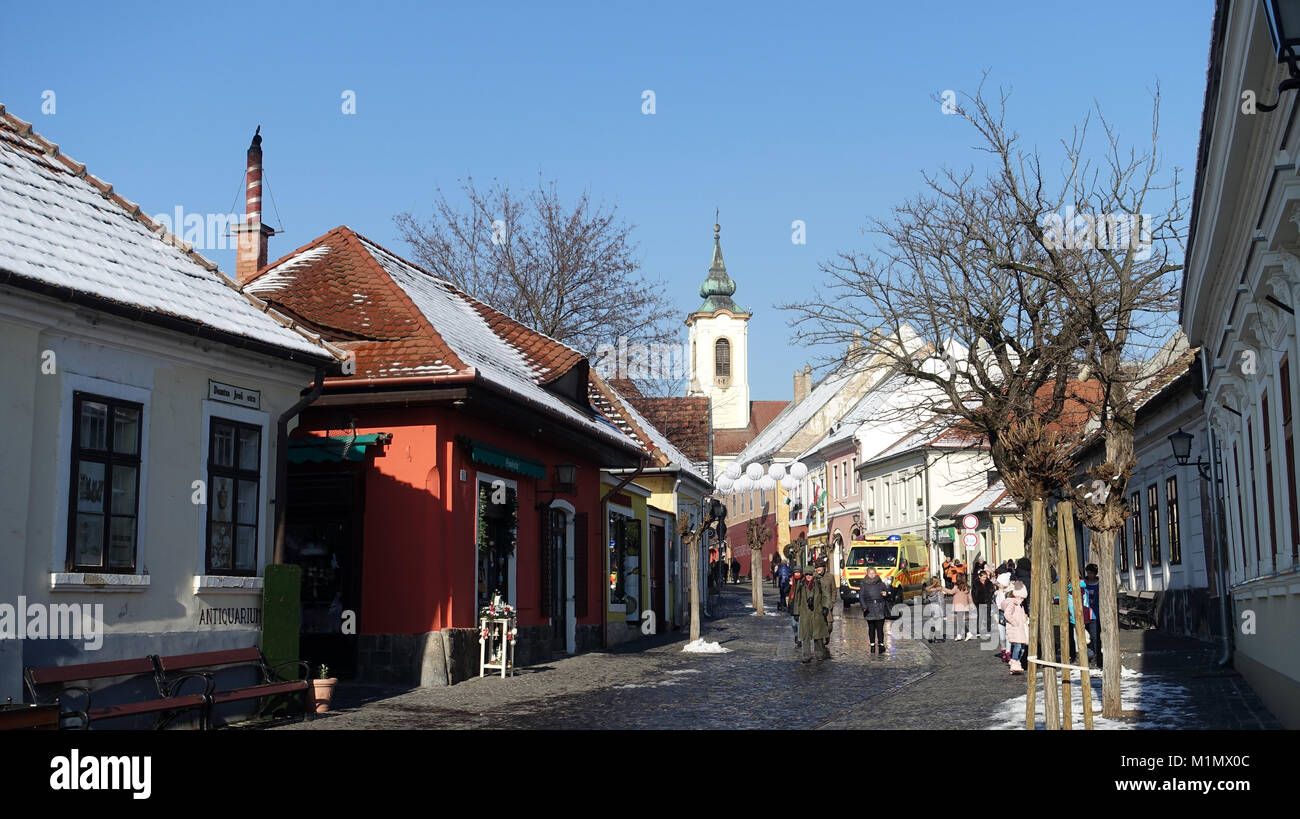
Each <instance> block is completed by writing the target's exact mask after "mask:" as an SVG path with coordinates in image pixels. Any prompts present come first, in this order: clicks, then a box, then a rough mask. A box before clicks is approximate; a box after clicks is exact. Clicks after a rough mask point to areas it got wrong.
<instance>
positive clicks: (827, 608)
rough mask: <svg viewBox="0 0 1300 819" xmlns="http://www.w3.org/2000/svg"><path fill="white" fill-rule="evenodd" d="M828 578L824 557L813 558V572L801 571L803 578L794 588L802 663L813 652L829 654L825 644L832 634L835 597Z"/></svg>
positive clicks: (824, 655)
mask: <svg viewBox="0 0 1300 819" xmlns="http://www.w3.org/2000/svg"><path fill="white" fill-rule="evenodd" d="M829 581H830V578H829V577H828V576H827V574H826V558H818V559H817V560H815V561H813V572H812V574H806V575H804V577H803V582H802V583H800V584H799V585H798V586H797V587H796V588H795V595H794V606H795V608H796V609H798V610H799V642H800V645H801V646H802V648H803V656H802V659H803V661H804V662H805V663H810V662H812V658H813V654H814V653H816V654H817V656H818V657H820V658H821V659H823V660H829V659H830V657H831V652H830V649H829V648H827V647H826V644H827V643H828V642H829V641H830V636H831V609H832V608H833V607H834V605H835V597H834V592H833V589H832V587H831V585H830V582H829Z"/></svg>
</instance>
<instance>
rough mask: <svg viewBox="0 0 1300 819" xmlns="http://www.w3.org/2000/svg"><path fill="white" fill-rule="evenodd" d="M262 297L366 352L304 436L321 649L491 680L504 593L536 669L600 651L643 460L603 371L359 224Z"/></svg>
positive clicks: (294, 503)
mask: <svg viewBox="0 0 1300 819" xmlns="http://www.w3.org/2000/svg"><path fill="white" fill-rule="evenodd" d="M245 290H246V292H249V293H251V294H255V295H257V296H258V297H259V298H262V299H264V300H266V301H267V302H269V303H270V304H271V305H272V306H273V307H274V308H275V309H276V310H279V311H282V312H284V313H285V314H287V315H289V316H290V317H292V318H293V319H295V320H296V321H298V322H300V323H301V324H303V325H304V326H306V327H308V328H310V329H311V330H313V331H315V332H319V333H320V334H321V335H323V336H324V337H325V338H327V339H329V340H330V341H332V342H334V343H335V344H337V345H338V346H339V347H342V348H344V349H345V350H348V351H350V352H352V353H354V354H355V357H356V361H355V372H353V373H351V374H349V375H346V376H343V377H340V378H333V379H326V380H325V383H324V385H323V389H322V391H321V395H320V396H319V397H318V398H316V399H315V401H314V402H313V403H312V404H311V405H310V406H309V407H308V408H307V409H305V410H304V411H303V413H302V415H301V421H300V423H299V426H298V427H297V429H296V430H295V431H294V433H293V438H292V440H293V449H292V450H291V453H290V461H291V468H290V477H289V507H288V510H287V514H286V517H287V523H286V533H285V555H284V559H285V560H286V562H290V563H298V564H299V565H301V566H302V567H303V624H302V632H303V633H302V653H303V654H304V655H306V656H309V657H310V656H311V655H312V653H313V652H315V653H317V654H320V655H328V656H327V658H326V659H327V660H333V662H332V663H331V664H332V665H335V667H336V668H338V669H339V670H340V671H342V672H343V673H345V674H346V673H347V672H348V671H349V670H350V669H349V666H351V665H355V670H356V672H357V674H358V675H359V676H362V677H366V678H372V679H381V680H390V681H394V682H406V683H420V684H423V685H437V684H446V683H450V682H456V681H458V680H460V679H463V678H464V677H465V676H468V675H471V674H477V673H478V666H477V664H478V657H479V644H478V634H477V625H478V610H479V608H480V606H481V605H484V604H486V602H488V601H489V600H490V599H491V598H492V595H493V594H494V592H498V591H499V592H500V593H501V595H502V596H503V598H504V599H505V600H506V601H507V602H509V603H511V604H513V605H515V606H516V607H517V609H518V613H519V617H518V626H519V635H518V638H519V641H518V648H517V654H516V663H517V664H520V665H523V664H528V663H530V662H539V661H545V660H547V659H549V658H550V657H551V654H552V652H574V651H581V650H585V649H590V648H598V647H600V646H601V644H602V641H601V625H602V617H603V611H604V596H603V595H604V589H605V585H606V584H605V582H604V578H603V577H602V556H603V552H602V550H601V543H600V539H601V536H602V535H601V533H602V521H603V514H604V513H603V509H604V499H603V498H602V497H601V488H600V470H601V468H602V467H606V468H630V467H636V466H637V465H639V464H640V463H641V456H642V453H641V451H640V448H639V447H638V445H637V444H636V443H635V442H633V441H632V440H630V439H629V438H627V437H626V436H625V435H623V434H622V433H621V432H619V431H618V430H616V429H615V428H614V427H613V426H612V425H610V424H609V423H608V422H607V421H605V420H604V419H603V418H602V417H600V415H599V414H598V413H597V412H596V411H595V410H594V409H593V408H592V407H591V405H590V403H589V401H588V393H587V390H588V366H587V361H586V359H585V358H584V357H583V356H582V355H581V354H580V353H578V352H577V351H576V350H573V349H571V348H569V347H567V346H565V345H563V344H560V343H559V342H557V341H555V340H554V339H551V338H548V337H546V336H543V335H541V334H539V333H536V332H534V331H532V330H530V329H528V328H526V327H524V326H523V325H521V324H519V323H517V322H515V321H513V320H511V319H510V318H508V317H507V316H505V315H504V314H502V313H500V312H498V311H496V310H494V309H492V308H491V307H489V306H487V305H486V304H483V303H481V302H479V301H477V300H475V299H473V298H471V297H469V296H468V295H466V294H465V293H463V292H461V291H459V290H457V289H456V288H455V287H454V286H452V285H451V284H450V283H448V282H446V281H443V280H441V279H439V278H437V277H435V276H433V275H432V274H430V273H428V272H426V271H424V270H422V269H420V268H418V267H416V266H415V265H413V264H411V263H410V262H407V261H405V260H404V259H401V258H400V257H398V256H396V255H395V254H393V253H391V252H389V251H387V250H385V249H384V248H382V247H380V246H379V245H377V244H375V243H374V242H372V241H370V240H369V239H366V238H365V237H363V236H360V235H358V234H356V233H354V232H353V231H352V230H350V229H348V228H346V227H340V228H337V229H335V230H333V231H330V232H329V233H327V234H325V235H324V236H321V237H320V238H318V239H316V240H315V241H313V242H311V243H309V244H307V245H305V246H303V247H301V248H299V249H298V250H296V251H294V252H293V253H291V254H289V255H288V256H286V257H284V258H282V259H280V260H279V261H277V262H275V263H273V264H271V265H270V266H268V267H266V268H265V269H264V270H262V271H261V272H260V273H259V274H257V275H256V276H255V277H253V278H251V280H250V281H249V282H248V283H247V284H246V285H245ZM349 613H350V614H351V616H352V618H353V621H354V623H355V626H356V629H355V631H356V633H355V634H349V633H347V629H346V628H345V627H344V625H343V624H344V623H346V621H347V617H348V614H349ZM312 659H315V658H314V657H313V658H312Z"/></svg>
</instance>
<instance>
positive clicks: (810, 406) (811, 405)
mask: <svg viewBox="0 0 1300 819" xmlns="http://www.w3.org/2000/svg"><path fill="white" fill-rule="evenodd" d="M854 375H857V371H856V370H853V369H849V368H841V369H838V370H835V371H834V372H831V373H830V374H829V375H827V376H826V377H825V378H824V379H822V381H821V383H820V384H818V385H817V386H815V387H813V388H812V390H811V391H810V392H809V393H808V395H807V397H805V398H804V400H802V401H800V402H799V403H797V404H791V405H790V406H788V407H786V408H785V409H784V410H782V411H781V414H780V415H778V416H776V418H774V419H772V423H770V424H768V425H767V427H765V428H764V429H763V431H762V432H760V433H758V435H757V436H755V437H754V440H752V441H750V442H749V444H748V445H747V446H746V447H745V449H744V450H743V451H741V453H740V454H739V455H737V456H736V460H737V461H738V462H740V463H742V464H747V463H752V462H758V461H764V460H766V459H767V458H768V457H770V456H771V455H772V454H773V453H775V452H776V451H777V450H779V449H781V447H783V446H785V445H786V443H788V442H789V441H790V439H791V438H793V437H794V436H795V435H796V434H797V433H798V432H799V430H801V429H803V428H804V426H805V425H807V423H808V422H809V421H810V420H812V418H813V416H814V415H816V414H817V411H818V410H820V409H821V408H822V407H824V406H825V405H826V403H827V402H828V401H830V400H831V399H832V398H833V397H835V395H837V394H838V393H839V391H840V390H842V389H843V388H844V387H845V385H847V384H848V383H849V381H850V380H851V379H852V378H853V376H854Z"/></svg>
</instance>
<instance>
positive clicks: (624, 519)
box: [609, 512, 641, 622]
mask: <svg viewBox="0 0 1300 819" xmlns="http://www.w3.org/2000/svg"><path fill="white" fill-rule="evenodd" d="M640 571H641V521H639V520H637V519H636V518H632V517H628V516H627V515H624V514H621V513H619V512H610V513H609V602H610V603H612V604H614V605H619V604H622V605H624V606H626V608H627V613H628V622H633V620H639V617H640V605H641V601H640V600H639V599H638V598H639V597H640V594H641V590H640V589H639V588H638V587H637V579H638V578H639V577H640ZM634 614H635V615H636V617H633V615H634Z"/></svg>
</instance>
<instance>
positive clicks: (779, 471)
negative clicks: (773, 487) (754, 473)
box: [767, 464, 785, 481]
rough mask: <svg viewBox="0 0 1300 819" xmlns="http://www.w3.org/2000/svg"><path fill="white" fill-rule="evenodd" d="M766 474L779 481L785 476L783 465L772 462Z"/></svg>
mask: <svg viewBox="0 0 1300 819" xmlns="http://www.w3.org/2000/svg"><path fill="white" fill-rule="evenodd" d="M767 474H768V475H770V476H771V477H772V480H774V481H779V480H781V479H782V478H784V477H785V467H784V466H781V465H780V464H772V465H771V466H769V467H768V468H767Z"/></svg>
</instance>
